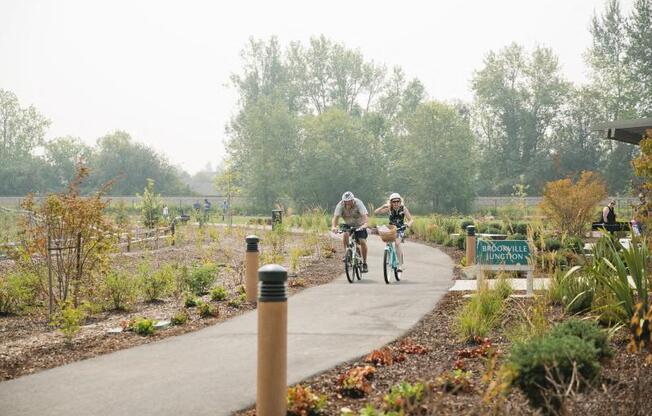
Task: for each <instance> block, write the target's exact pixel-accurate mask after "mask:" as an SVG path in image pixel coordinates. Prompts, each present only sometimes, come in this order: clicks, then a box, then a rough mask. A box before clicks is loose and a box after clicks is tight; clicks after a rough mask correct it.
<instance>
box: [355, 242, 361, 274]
mask: <svg viewBox="0 0 652 416" xmlns="http://www.w3.org/2000/svg"><path fill="white" fill-rule="evenodd" d="M355 251H356V253H358V255H357V259H358V261H357V262H356V268H355V277H357V278H358V280H360V277H361V276H362V253H361V252H360V246H358V245H356V246H355Z"/></svg>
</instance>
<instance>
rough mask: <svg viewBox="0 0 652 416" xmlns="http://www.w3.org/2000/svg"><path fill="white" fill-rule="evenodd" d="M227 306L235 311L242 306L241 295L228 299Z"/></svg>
mask: <svg viewBox="0 0 652 416" xmlns="http://www.w3.org/2000/svg"><path fill="white" fill-rule="evenodd" d="M227 305H229V306H230V307H232V308H236V309H237V308H239V307H240V306H242V295H239V296H238V297H236V298H231V299H229V301H228V302H227Z"/></svg>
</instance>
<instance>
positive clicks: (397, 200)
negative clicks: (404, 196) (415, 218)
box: [391, 199, 401, 202]
mask: <svg viewBox="0 0 652 416" xmlns="http://www.w3.org/2000/svg"><path fill="white" fill-rule="evenodd" d="M391 202H401V200H400V199H392V200H391Z"/></svg>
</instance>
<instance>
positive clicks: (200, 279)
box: [186, 263, 218, 296]
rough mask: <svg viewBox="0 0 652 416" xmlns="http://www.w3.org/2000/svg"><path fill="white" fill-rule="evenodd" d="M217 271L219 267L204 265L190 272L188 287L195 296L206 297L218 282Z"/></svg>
mask: <svg viewBox="0 0 652 416" xmlns="http://www.w3.org/2000/svg"><path fill="white" fill-rule="evenodd" d="M217 271H218V268H217V266H216V265H215V264H212V263H204V264H203V265H201V266H199V267H195V268H194V269H193V270H192V271H191V272H190V276H189V279H188V281H187V282H186V286H187V287H188V288H189V289H190V291H191V292H192V293H194V294H195V295H198V296H201V295H205V294H206V293H208V289H209V288H210V287H211V286H213V284H214V283H215V280H217Z"/></svg>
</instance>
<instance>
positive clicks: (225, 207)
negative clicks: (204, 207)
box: [222, 199, 229, 221]
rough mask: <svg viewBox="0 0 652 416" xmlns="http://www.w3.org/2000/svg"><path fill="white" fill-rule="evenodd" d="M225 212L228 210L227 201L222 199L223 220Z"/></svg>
mask: <svg viewBox="0 0 652 416" xmlns="http://www.w3.org/2000/svg"><path fill="white" fill-rule="evenodd" d="M227 212H229V201H227V200H226V199H225V200H224V201H222V221H224V217H225V216H226V213H227Z"/></svg>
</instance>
